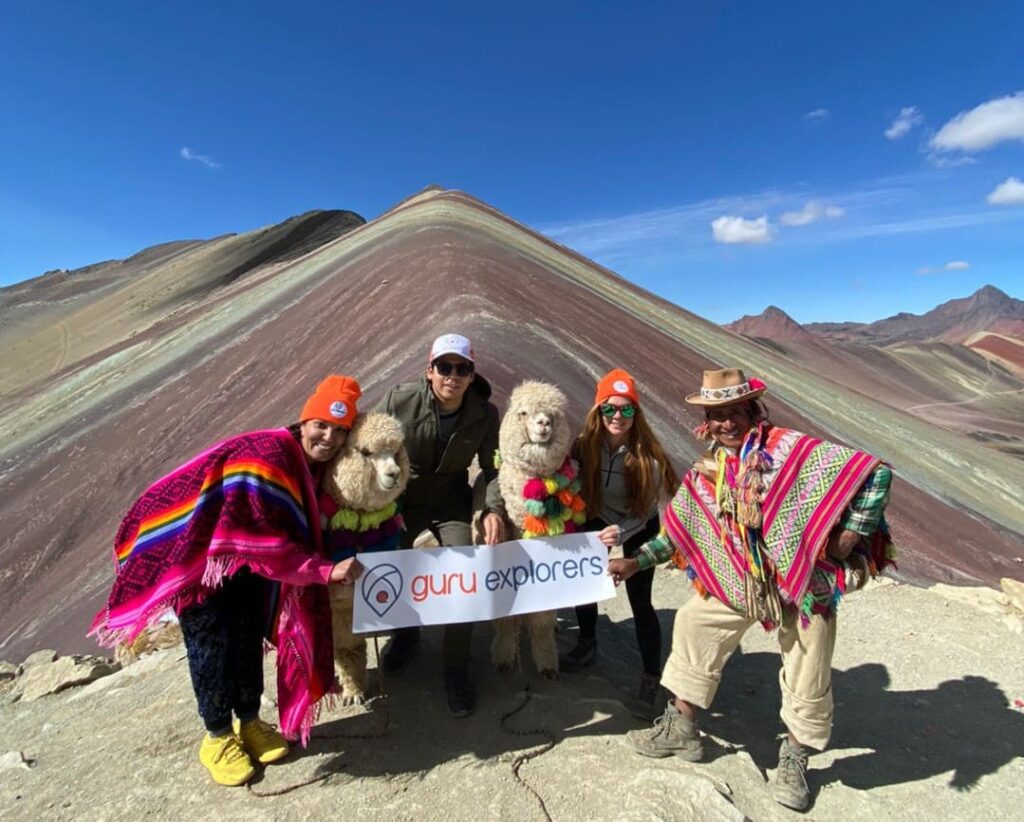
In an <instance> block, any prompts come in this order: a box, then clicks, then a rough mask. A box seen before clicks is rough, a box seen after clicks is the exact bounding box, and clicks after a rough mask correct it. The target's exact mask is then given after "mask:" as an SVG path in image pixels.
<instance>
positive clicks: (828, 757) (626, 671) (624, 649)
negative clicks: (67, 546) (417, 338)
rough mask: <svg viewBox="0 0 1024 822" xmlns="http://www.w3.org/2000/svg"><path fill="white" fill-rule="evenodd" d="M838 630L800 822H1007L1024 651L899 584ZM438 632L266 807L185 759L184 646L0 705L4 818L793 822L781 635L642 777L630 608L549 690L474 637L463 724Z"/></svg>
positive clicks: (265, 780)
mask: <svg viewBox="0 0 1024 822" xmlns="http://www.w3.org/2000/svg"><path fill="white" fill-rule="evenodd" d="M989 593H991V592H989ZM688 595H689V594H688V593H687V591H686V589H685V584H684V582H683V580H682V579H681V578H680V576H679V575H678V573H676V572H670V571H659V572H658V573H657V576H656V582H655V605H656V607H657V608H658V609H659V614H660V616H661V618H662V624H663V626H664V628H665V633H666V635H665V644H666V647H667V645H668V638H669V636H670V630H671V621H672V617H673V614H674V609H675V608H676V607H678V605H680V604H681V602H682V601H683V600H684V599H685V598H686V597H687V596H688ZM562 617H563V619H562V622H561V625H562V631H561V636H560V643H561V644H563V645H569V644H571V642H572V640H573V634H574V632H575V625H574V620H573V619H572V616H571V614H569V613H563V614H562ZM840 619H841V622H840V628H839V642H838V646H837V652H836V659H835V676H834V687H835V695H836V705H837V707H836V725H835V733H834V735H833V747H832V748H831V749H830V750H829V751H828V752H826V753H824V754H821V755H818V756H815V757H813V758H812V760H811V772H810V776H811V781H812V785H813V789H814V791H815V794H816V795H815V804H814V806H813V807H812V809H811V811H810V813H809V814H808V815H807V818H816V819H844V820H847V819H852V820H870V822H877V820H879V819H889V818H892V819H897V818H898V819H921V820H926V819H927V820H932V819H937V818H947V819H986V820H1002V819H1019V818H1020V817H1019V813H1018V811H1019V809H1020V808H1021V807H1022V805H1024V760H1022V759H1021V753H1022V751H1024V713H1021V712H1020V710H1018V709H1015V708H1014V707H1013V704H1014V700H1015V699H1020V698H1024V636H1021V635H1020V634H1017V633H1013V632H1012V631H1011V630H1009V629H1008V628H1007V626H1006V625H1004V624H1003V623H1001V622H1000V621H999V620H998V619H997V618H995V617H993V616H992V615H990V614H986V613H983V612H982V611H980V610H978V609H976V608H974V607H971V606H970V605H967V604H964V603H962V602H957V601H952V600H950V599H947V598H945V597H943V596H939V595H938V594H936V593H932V592H930V591H926V590H922V589H917V588H912V587H908V586H901V585H895V584H885V585H877V584H876V585H875V586H873V587H872V588H869V589H868V590H866V591H862V592H860V593H857V594H854V595H851V596H850V597H849V598H848V599H847V601H845V602H844V603H843V605H842V608H841V614H840ZM439 634H440V632H439V631H438V630H429V631H427V634H426V637H425V642H424V645H423V647H422V649H421V654H420V656H419V658H418V659H417V661H416V662H415V663H414V665H413V667H412V668H411V669H410V670H409V671H407V672H406V673H404V674H403V675H402V676H401V677H398V678H395V679H393V680H391V681H390V682H389V683H388V688H389V691H390V699H389V702H390V710H389V717H388V725H387V733H386V734H385V735H383V736H379V737H377V734H376V731H377V730H378V729H379V728H380V727H381V726H380V724H379V723H380V721H381V715H380V714H379V713H372V712H371V713H364V712H363V710H362V709H358V708H353V709H345V710H338V711H335V712H333V713H330V714H328V715H326V716H324V717H323V718H322V720H321V722H320V724H319V725H318V726H317V728H316V729H315V731H314V738H313V741H312V743H311V744H310V746H309V748H308V749H307V750H306V751H303V752H298V753H296V754H293V755H292V756H291V757H289V758H288V759H287V760H285V762H283V763H281V764H280V765H277V766H272V767H270V768H268V769H267V770H266V771H265V773H263V774H262V775H261V776H259V777H257V781H256V783H255V784H254V786H253V787H254V789H255V791H258V792H263V793H273V792H280V791H284V790H286V789H288V788H290V787H293V786H296V785H299V784H301V783H303V782H307V781H310V780H315V782H316V784H311V785H308V786H305V787H299V788H297V789H295V790H292V791H290V792H286V793H283V795H277V796H271V797H265V798H264V797H259V796H257V795H256V793H255V792H250V791H246V790H244V789H226V788H220V787H217V786H215V785H213V784H212V783H211V782H210V781H209V779H208V778H207V776H206V774H205V771H204V770H203V768H202V767H201V766H200V765H199V763H198V761H196V757H195V749H196V746H197V743H198V741H199V738H200V730H199V725H198V722H197V720H196V718H195V716H194V707H193V699H192V695H191V690H190V687H189V685H188V674H187V668H186V663H185V661H184V658H183V654H182V651H181V649H180V648H179V649H171V650H170V651H166V652H161V654H160V655H154V656H153V657H150V658H147V659H143V660H142V661H141V662H140V663H137V664H136V666H133V667H131V668H128V669H126V671H124V672H122V673H120V674H117V675H115V676H113V677H108V678H106V679H105V680H99V681H98V682H97V683H94V684H93V685H91V686H88V687H87V688H85V689H76V690H73V691H69V692H65V693H63V694H59V695H57V696H53V697H47V698H44V699H42V700H40V701H37V702H32V703H25V704H13V705H3V706H2V707H0V756H2V755H3V754H4V753H5V752H8V751H20V752H23V753H24V754H25V755H26V756H28V757H31V758H33V759H34V760H35V762H36V764H35V767H33V768H31V769H29V770H24V769H11V770H5V771H3V772H2V774H0V816H2V817H3V818H4V819H10V820H13V819H39V818H47V819H77V818H85V817H88V818H91V819H103V820H133V822H134V820H136V819H138V818H142V817H146V816H150V817H154V818H170V817H175V818H177V817H182V816H185V817H192V816H197V815H200V814H202V815H204V816H208V815H210V814H211V812H212V814H213V816H214V817H216V818H220V819H245V820H249V821H251V820H262V819H288V820H294V819H322V818H326V817H327V816H328V815H334V814H337V813H338V812H339V811H340V810H341V809H346V810H347V811H348V812H351V811H357V812H358V813H359V814H360V816H361V818H364V819H388V820H396V819H397V820H404V819H408V820H414V819H415V820H435V819H436V820H442V819H443V820H445V821H446V822H453V821H454V820H463V819H465V820H479V819H498V818H513V819H524V820H525V819H537V820H542V819H544V818H545V816H544V812H543V810H542V807H541V804H540V803H541V801H542V802H543V805H544V808H546V810H547V812H548V813H549V814H550V817H551V818H552V819H555V820H572V819H630V820H640V819H670V820H688V819H694V820H696V819H740V818H742V817H743V816H746V817H748V818H750V819H756V820H775V819H780V820H781V819H789V818H794V819H795V818H798V817H797V816H796V815H794V814H792V813H791V812H789V811H787V810H785V809H784V808H782V807H780V806H778V805H776V804H775V803H774V802H773V801H772V800H771V798H770V797H769V794H768V788H767V784H766V783H765V772H766V771H770V769H771V768H774V766H775V755H776V749H777V743H776V741H775V734H776V733H777V732H778V731H779V730H780V726H779V723H778V719H777V713H778V707H779V695H778V683H777V674H778V656H777V653H776V650H775V647H774V643H775V641H774V637H772V636H769V635H765V634H763V633H762V632H761V631H760V630H757V629H755V630H752V631H751V632H750V633H749V634H748V635H747V637H745V639H744V641H743V644H742V648H741V651H740V653H739V654H738V655H737V656H736V657H734V659H733V660H732V661H731V662H730V664H729V666H728V668H727V669H726V672H725V675H724V677H723V684H722V689H721V691H720V693H719V696H718V699H717V701H716V704H715V706H714V711H713V712H712V713H711V714H710V715H708V716H706V717H704V720H703V727H704V730H705V732H706V733H707V734H708V735H709V738H708V742H707V745H706V749H707V752H708V757H707V758H708V761H707V762H705V763H702V764H699V765H687V764H685V763H682V762H680V761H678V760H675V759H670V760H650V759H645V758H643V757H640V756H637V755H636V754H634V753H633V752H632V751H631V750H629V749H628V748H627V747H626V745H625V743H624V740H623V735H624V733H625V732H626V731H628V730H629V729H631V728H636V727H641V726H642V724H643V723H642V722H641V721H640V720H638V719H636V718H635V717H634V716H632V715H631V714H630V712H629V711H628V710H626V707H625V704H626V703H628V701H629V699H628V696H627V694H626V692H625V690H624V689H627V688H629V687H632V686H633V685H634V684H635V682H634V679H635V676H636V672H635V666H636V665H637V664H638V656H637V654H636V650H635V642H634V639H633V627H632V621H631V619H630V618H629V611H628V604H627V603H626V602H625V596H624V595H621V596H620V597H619V599H617V600H613V601H611V602H609V603H606V604H605V605H603V606H602V617H601V621H600V623H599V626H598V639H599V648H600V657H599V661H598V664H597V665H596V666H595V667H594V668H591V669H589V671H588V672H587V673H583V674H573V675H569V674H567V675H563V677H562V678H561V679H560V680H559V681H558V682H554V683H547V682H541V681H539V680H537V679H536V678H535V677H532V676H530V677H528V676H527V675H526V674H524V673H519V674H515V675H512V676H509V677H499V676H498V675H496V674H494V673H493V672H491V671H490V669H489V667H488V666H486V665H485V662H484V661H485V659H486V653H487V643H488V641H489V639H490V632H489V630H488V629H487V628H486V627H481V628H480V629H478V631H477V634H476V636H475V640H474V655H475V659H476V662H475V663H474V666H473V671H472V673H473V676H474V679H475V681H476V684H477V690H478V694H479V705H478V710H477V712H476V714H475V715H474V716H472V717H470V718H469V719H465V720H456V719H452V718H450V717H449V716H448V714H447V711H446V710H445V709H444V705H443V700H442V695H441V691H440V661H439V651H440V648H439V646H440V636H439ZM147 668H148V669H149V670H148V672H147ZM133 672H135V673H136V675H134V676H132V675H131V674H132V673H133ZM269 674H270V668H269V667H268V676H269ZM272 681H273V680H272V677H269V678H268V682H272ZM527 684H528V685H529V700H528V702H527V704H526V705H525V707H524V708H523V709H522V710H520V711H519V712H517V713H516V714H515V715H513V716H510V717H509V718H508V719H507V720H506V722H505V725H506V727H507V728H508V729H510V730H515V731H526V732H530V731H542V733H533V734H529V733H527V734H526V735H520V734H509V733H505V732H503V730H502V727H501V724H502V723H501V719H502V716H503V715H504V714H506V713H508V712H509V711H510V710H512V709H514V708H515V707H516V706H517V705H519V704H521V703H522V701H523V699H524V691H523V688H524V686H526V685H527ZM269 714H270V711H269V710H268V711H265V715H269ZM341 735H345V736H347V737H348V738H344V737H343V736H341ZM547 735H550V736H551V737H553V739H554V740H555V742H556V744H555V745H554V747H552V748H551V750H549V751H547V752H544V753H541V754H540V755H539V756H536V757H535V758H533V759H530V760H529V761H526V762H525V763H524V764H522V765H521V767H520V770H519V772H520V775H521V777H522V779H523V780H525V781H526V783H527V784H528V786H529V789H527V788H525V787H524V786H523V785H521V784H519V783H518V782H517V781H516V779H515V778H514V777H513V772H512V771H513V765H514V763H515V762H516V760H517V759H518V758H520V757H521V756H522V755H523V754H527V753H529V752H532V751H537V750H539V748H540V746H542V745H543V744H544V742H545V740H546V739H547V738H548V736H547ZM358 736H365V737H370V738H362V739H359V738H352V737H358ZM770 775H771V774H770V773H768V776H770ZM534 792H535V793H534Z"/></svg>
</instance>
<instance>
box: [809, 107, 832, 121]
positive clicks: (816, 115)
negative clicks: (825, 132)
mask: <svg viewBox="0 0 1024 822" xmlns="http://www.w3.org/2000/svg"><path fill="white" fill-rule="evenodd" d="M829 114H831V112H830V111H829V110H828V109H827V108H816V109H814V111H808V112H807V113H806V114H805V115H804V119H805V120H827V119H828V116H829Z"/></svg>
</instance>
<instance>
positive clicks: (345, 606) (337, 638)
mask: <svg viewBox="0 0 1024 822" xmlns="http://www.w3.org/2000/svg"><path fill="white" fill-rule="evenodd" d="M408 482H409V455H408V454H407V453H406V451H405V445H404V437H403V434H402V425H401V423H400V422H399V421H398V420H396V419H395V418H394V417H391V416H389V415H387V414H377V413H374V414H365V415H360V416H359V418H358V419H357V420H356V424H355V425H354V426H353V427H352V430H351V431H350V432H349V435H348V438H347V439H346V440H345V446H344V448H342V450H341V452H340V453H339V454H338V456H337V457H336V458H335V461H334V463H333V464H332V465H331V467H330V469H329V470H328V471H327V473H326V474H325V475H324V479H323V490H324V491H325V492H326V493H327V494H328V495H329V496H330V497H331V499H333V501H334V503H335V504H336V505H337V507H338V511H337V512H336V513H334V514H333V515H332V516H331V517H330V518H329V519H328V521H327V522H326V526H325V534H324V537H325V542H326V544H327V546H328V549H329V550H331V551H334V552H337V551H339V550H345V549H347V550H349V551H351V550H352V549H354V550H355V551H356V553H362V552H363V551H373V550H382V549H390V548H397V547H398V544H397V543H398V539H399V538H400V536H401V529H402V521H401V515H400V514H398V513H397V511H393V510H392V507H393V505H394V503H395V502H396V500H397V499H398V498H399V497H400V496H401V495H402V492H403V491H405V487H406V485H407V484H408ZM325 518H326V515H325ZM328 587H329V591H330V596H331V623H332V627H333V632H334V665H335V670H336V672H337V674H338V681H339V683H340V684H341V689H342V690H341V703H342V704H343V705H359V704H362V703H363V702H364V701H365V700H366V639H365V638H364V637H361V636H356V635H355V634H353V633H352V605H353V602H354V596H355V594H354V591H355V586H353V585H330V586H328Z"/></svg>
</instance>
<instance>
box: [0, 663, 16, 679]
mask: <svg viewBox="0 0 1024 822" xmlns="http://www.w3.org/2000/svg"><path fill="white" fill-rule="evenodd" d="M17 675H18V666H17V665H15V664H14V663H13V662H4V661H3V660H0V683H4V682H7V681H8V680H10V679H14V677H16V676H17Z"/></svg>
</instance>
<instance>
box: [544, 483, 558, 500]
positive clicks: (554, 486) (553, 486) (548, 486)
mask: <svg viewBox="0 0 1024 822" xmlns="http://www.w3.org/2000/svg"><path fill="white" fill-rule="evenodd" d="M544 488H545V490H546V491H547V492H548V495H549V496H550V495H551V494H554V493H555V492H556V491H557V490H558V483H557V482H556V481H555V480H553V479H546V480H544Z"/></svg>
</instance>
